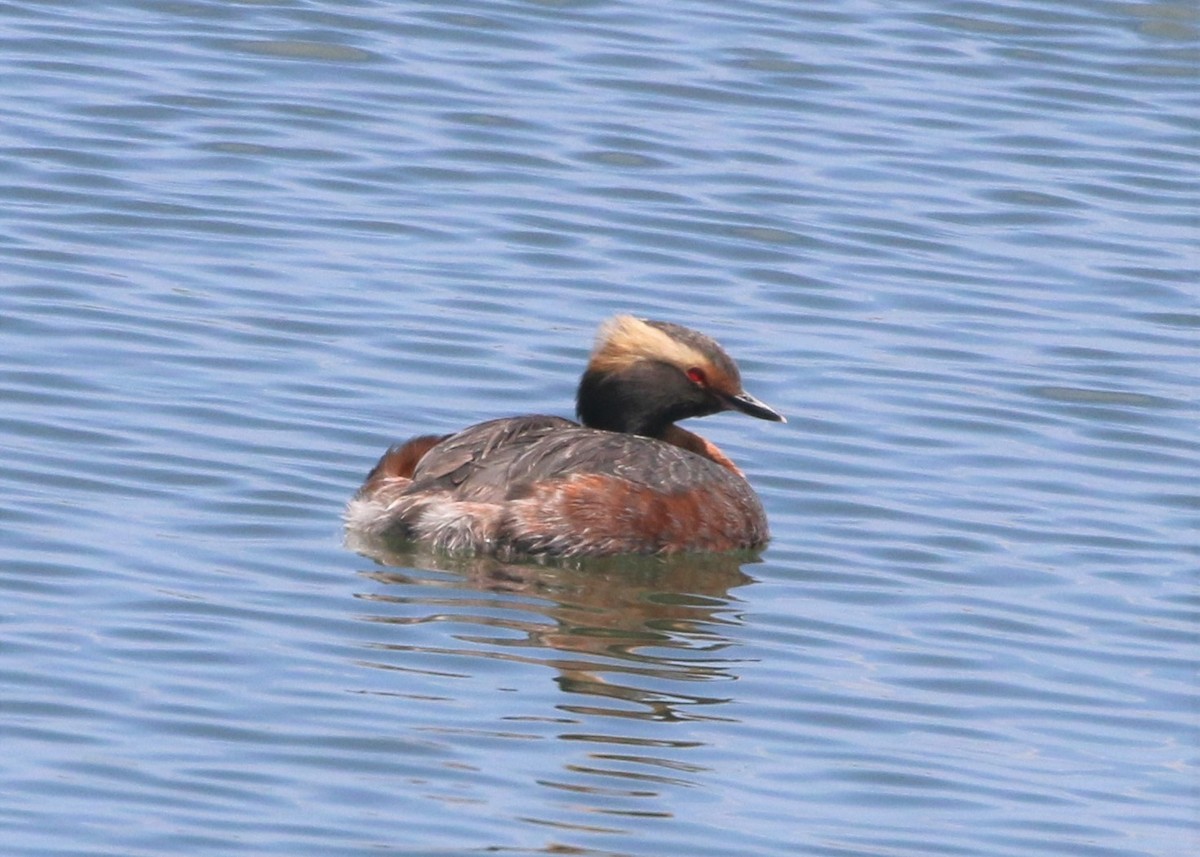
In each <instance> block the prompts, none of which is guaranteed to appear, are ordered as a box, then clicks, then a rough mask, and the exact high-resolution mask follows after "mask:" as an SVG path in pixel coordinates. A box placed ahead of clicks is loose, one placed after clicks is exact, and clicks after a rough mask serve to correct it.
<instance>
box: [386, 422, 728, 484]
mask: <svg viewBox="0 0 1200 857" xmlns="http://www.w3.org/2000/svg"><path fill="white" fill-rule="evenodd" d="M574 474H598V475H606V476H615V477H617V478H619V479H624V480H626V481H628V482H630V483H632V484H635V485H642V486H645V487H647V488H650V489H652V490H654V491H656V492H660V493H663V494H672V493H676V492H680V491H688V490H691V489H694V488H697V487H702V486H706V485H708V486H714V487H715V486H716V485H722V484H723V485H733V484H736V486H737V487H736V488H735V489H734V490H737V491H739V492H740V490H741V488H742V487H743V486H744V484H745V483H744V480H742V479H740V478H738V477H737V476H735V475H734V474H732V473H730V472H729V471H728V470H726V469H725V468H723V467H721V466H720V465H718V464H716V463H715V462H713V461H710V460H709V459H707V458H704V457H702V456H699V455H696V454H694V453H691V452H688V451H687V450H684V449H680V448H679V447H677V446H673V445H671V444H669V443H665V442H663V441H659V440H653V439H650V438H645V437H639V436H637V435H630V434H620V433H617V432H608V431H600V430H597V429H589V428H584V427H582V426H580V425H578V424H577V423H573V422H571V421H569V420H565V419H562V418H561V417H550V416H528V417H510V418H505V419H499V420H491V421H489V422H485V423H480V424H479V425H476V426H471V427H470V428H468V429H464V430H463V431H461V432H459V433H458V434H456V435H451V436H450V437H449V438H447V439H446V440H444V441H442V442H441V443H439V444H438V445H437V446H435V447H434V448H433V449H431V450H430V451H429V452H428V453H426V454H425V457H424V458H422V459H421V462H420V464H419V465H418V466H417V469H416V471H415V472H414V473H413V481H412V484H411V485H410V486H409V487H408V489H407V490H406V491H405V493H407V494H413V493H419V492H425V491H449V492H451V493H452V494H453V495H454V496H455V497H458V498H459V499H463V500H475V501H483V502H503V501H505V500H512V499H518V498H520V497H523V496H526V495H527V494H528V493H529V492H530V491H531V490H532V489H533V488H534V487H535V486H536V485H538V484H540V483H543V482H546V481H553V480H557V479H563V478H566V477H568V476H571V475H574Z"/></svg>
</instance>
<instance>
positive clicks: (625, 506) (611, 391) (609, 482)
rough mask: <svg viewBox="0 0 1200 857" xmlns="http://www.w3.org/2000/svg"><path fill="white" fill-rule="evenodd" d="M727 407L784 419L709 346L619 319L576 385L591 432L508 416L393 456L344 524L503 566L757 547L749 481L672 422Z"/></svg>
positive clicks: (762, 530) (763, 535)
mask: <svg viewBox="0 0 1200 857" xmlns="http://www.w3.org/2000/svg"><path fill="white" fill-rule="evenodd" d="M720 410H742V411H743V412H745V413H748V414H750V415H752V416H757V417H760V418H762V419H770V420H775V421H782V419H783V418H782V417H781V416H779V415H778V414H777V413H775V412H774V411H773V410H771V409H770V408H768V407H767V406H766V405H763V404H762V403H761V402H759V401H758V400H756V399H754V398H753V397H751V396H749V395H748V394H746V393H745V392H744V391H743V390H742V389H741V382H740V377H739V375H738V371H737V367H736V366H735V365H734V364H733V361H732V360H730V359H729V357H728V356H727V355H726V354H725V353H724V351H722V350H721V349H720V347H719V346H718V345H717V344H716V343H715V342H713V341H712V340H711V339H709V338H708V337H705V336H704V335H703V334H699V333H696V332H695V331H692V330H689V329H687V328H683V327H680V326H678V325H672V324H668V323H666V322H648V321H643V320H640V319H634V318H632V317H629V316H618V317H617V318H616V319H613V320H612V321H610V322H608V323H607V324H606V325H605V326H604V327H602V328H601V332H600V336H599V338H598V341H597V347H596V350H595V351H594V352H593V355H592V359H591V360H590V361H589V364H588V368H587V370H586V371H585V373H584V376H583V378H582V380H581V381H580V387H579V394H578V396H577V411H578V413H579V415H580V417H581V419H582V422H583V424H580V423H575V422H572V421H570V420H567V419H563V418H562V417H555V416H542V415H533V416H521V417H508V418H502V419H496V420H490V421H488V422H484V423H480V424H478V425H474V426H471V427H469V428H467V429H464V430H463V431H460V432H458V433H457V434H452V435H447V436H443V437H438V436H424V437H418V438H414V439H413V440H410V441H408V442H407V443H404V444H401V445H398V446H395V447H392V448H391V449H390V450H388V451H387V452H386V453H385V454H384V456H383V457H382V458H381V459H380V460H379V462H378V464H376V466H375V468H374V469H373V470H372V471H371V473H370V474H369V475H368V476H367V479H366V481H365V482H364V484H363V486H362V488H361V489H360V490H359V492H358V493H357V494H356V495H355V498H354V499H353V500H352V501H351V502H350V505H349V506H348V507H347V512H346V526H347V529H348V530H349V531H351V532H354V533H356V534H358V535H361V536H367V537H371V538H382V539H389V538H396V537H400V538H406V539H414V540H417V541H420V542H423V543H426V544H428V545H430V546H432V547H434V548H436V549H441V550H446V551H451V552H467V553H476V554H495V555H498V556H501V557H503V558H515V557H521V556H584V555H588V556H600V555H611V554H622V553H675V552H680V551H729V550H737V549H746V548H757V547H761V546H762V545H764V544H765V543H766V540H767V538H768V530H767V521H766V515H765V514H764V512H763V509H762V505H761V504H760V502H759V500H758V497H757V496H756V495H755V493H754V490H753V489H752V488H751V487H750V484H749V483H748V482H747V481H746V479H745V477H744V476H743V475H742V473H741V471H740V470H738V468H737V467H736V466H735V465H734V464H733V462H731V461H730V460H729V459H728V458H727V457H726V456H725V455H724V454H723V453H721V451H720V450H719V449H717V448H716V446H714V445H713V444H711V443H710V442H708V441H706V440H704V439H703V438H701V437H700V436H699V435H696V434H693V433H692V432H689V431H686V430H684V429H681V428H679V427H678V426H676V425H675V424H674V423H675V421H676V420H677V419H682V418H684V417H687V416H701V415H704V414H708V413H715V412H717V411H720Z"/></svg>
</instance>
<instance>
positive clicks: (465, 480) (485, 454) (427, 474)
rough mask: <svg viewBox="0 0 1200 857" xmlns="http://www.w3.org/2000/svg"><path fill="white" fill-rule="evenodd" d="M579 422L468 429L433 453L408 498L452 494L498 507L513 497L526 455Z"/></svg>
mask: <svg viewBox="0 0 1200 857" xmlns="http://www.w3.org/2000/svg"><path fill="white" fill-rule="evenodd" d="M572 428H576V429H577V428H579V425H578V424H577V423H573V422H571V421H570V420H565V419H563V418H562V417H550V416H542V415H536V416H528V417H506V418H503V419H498V420H489V421H488V422H485V423H479V424H478V425H474V426H471V427H470V428H466V429H463V430H462V431H460V432H459V433H458V434H455V435H451V436H450V437H448V438H446V439H445V440H444V441H442V442H441V443H439V444H438V445H437V446H435V447H434V448H433V449H431V450H429V452H427V453H426V454H425V456H424V458H422V459H421V462H420V464H419V465H417V468H416V470H415V471H414V472H413V481H412V484H411V485H409V487H408V490H407V491H406V492H405V493H408V494H414V493H419V492H424V491H450V492H452V493H454V494H455V495H456V496H458V497H460V498H461V499H470V500H480V501H488V502H498V501H500V500H503V499H505V497H506V495H507V493H508V481H507V480H508V471H509V469H510V468H511V465H512V462H513V460H514V459H515V458H517V457H519V456H520V455H521V453H523V452H525V451H526V450H528V449H530V448H531V447H534V446H536V445H537V444H538V443H539V442H541V441H543V440H544V439H545V438H546V437H548V436H551V435H553V434H555V433H556V432H561V431H564V430H567V429H572Z"/></svg>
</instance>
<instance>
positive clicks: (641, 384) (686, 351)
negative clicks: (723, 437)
mask: <svg viewBox="0 0 1200 857" xmlns="http://www.w3.org/2000/svg"><path fill="white" fill-rule="evenodd" d="M729 410H736V411H741V412H742V413H744V414H748V415H750V416H752V417H758V418H759V419H764V420H772V421H775V422H783V421H784V419H783V417H782V416H780V415H779V414H778V413H776V412H775V411H774V410H772V409H771V408H769V407H767V406H766V405H764V404H763V403H762V402H760V401H758V400H757V399H755V398H754V397H753V396H751V395H750V394H749V393H747V392H746V391H745V390H743V389H742V379H741V374H740V373H739V372H738V368H737V364H735V363H734V362H733V360H732V359H731V358H730V357H729V355H728V354H726V353H725V351H724V350H723V349H722V348H721V346H720V345H718V344H717V343H716V342H715V341H714V340H713V339H711V338H709V337H707V336H705V335H704V334H702V333H698V332H697V331H694V330H691V329H689V328H686V327H682V326H680V325H678V324H671V323H670V322H665V321H645V320H642V319H637V318H633V317H631V316H617V317H616V318H614V319H611V320H610V321H608V322H606V323H605V324H604V325H603V326H602V327H601V328H600V334H599V336H598V337H597V340H596V349H595V350H594V351H593V352H592V358H591V360H590V361H589V362H588V366H587V370H586V371H585V372H584V373H583V378H582V379H580V382H579V391H578V393H577V395H576V413H577V414H578V415H579V419H580V421H581V422H582V423H583V424H584V425H586V426H590V427H591V428H599V429H606V430H608V431H619V432H627V433H630V434H639V435H644V436H646V437H661V436H662V434H663V432H664V431H666V430H667V428H668V427H669V426H671V425H672V424H673V423H675V422H677V421H679V420H683V419H687V418H688V417H703V416H708V415H709V414H715V413H718V412H719V411H729Z"/></svg>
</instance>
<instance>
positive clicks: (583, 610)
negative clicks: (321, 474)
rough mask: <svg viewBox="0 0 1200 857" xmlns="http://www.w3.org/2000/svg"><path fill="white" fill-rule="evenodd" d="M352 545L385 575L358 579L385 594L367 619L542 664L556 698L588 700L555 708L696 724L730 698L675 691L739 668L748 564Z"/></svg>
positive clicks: (716, 557) (477, 652)
mask: <svg viewBox="0 0 1200 857" xmlns="http://www.w3.org/2000/svg"><path fill="white" fill-rule="evenodd" d="M351 546H352V547H355V548H356V549H358V550H359V551H360V552H362V553H365V554H367V555H368V556H370V557H371V558H372V559H374V560H376V561H377V562H379V563H380V564H381V565H382V566H384V568H381V569H379V570H376V571H372V572H366V573H364V576H365V577H367V578H369V579H370V580H372V581H374V582H375V583H378V584H382V585H383V586H382V588H374V589H372V590H371V591H369V592H365V593H362V594H360V595H359V596H358V597H360V598H362V599H364V600H366V601H370V602H372V604H373V608H374V609H375V610H376V611H378V612H376V613H375V614H373V615H371V616H369V617H368V618H369V619H370V620H371V621H375V622H380V623H384V624H398V625H414V624H421V623H426V622H432V621H445V620H447V619H451V620H452V621H453V622H454V623H455V624H456V625H460V626H461V625H464V624H465V625H468V626H473V627H474V628H476V629H478V630H477V631H473V632H468V633H456V634H455V635H454V640H455V641H456V644H455V646H453V647H451V648H441V647H439V650H440V651H441V652H444V653H446V654H453V655H458V656H461V655H474V656H483V657H488V658H499V659H502V660H516V661H520V662H526V663H539V664H542V665H544V666H546V667H549V668H551V669H552V670H554V672H555V680H556V681H557V683H558V685H559V687H560V689H561V690H562V691H563V692H565V693H568V694H578V695H582V696H591V697H593V698H594V699H593V700H592V701H591V702H586V701H584V700H575V701H569V702H565V703H562V704H560V705H558V706H557V707H558V709H559V710H560V711H570V712H574V713H577V714H581V715H595V714H600V715H606V716H609V717H623V718H646V719H653V720H679V719H695V718H697V717H699V716H702V715H700V713H699V711H698V710H696V707H697V706H706V707H707V706H713V705H719V704H721V703H723V702H727V701H728V698H727V697H723V696H716V695H711V694H700V693H690V692H685V691H683V690H681V689H680V683H685V682H705V683H708V682H712V681H729V680H732V679H733V678H734V675H733V670H734V669H735V668H736V665H737V663H738V660H737V659H736V658H734V657H731V656H730V655H728V654H727V653H726V650H727V649H729V647H730V646H731V641H730V639H729V638H728V637H727V636H726V630H727V629H729V628H731V627H735V626H736V625H737V624H738V621H739V620H738V616H737V605H738V603H739V602H738V600H737V599H736V598H735V597H734V596H732V595H731V594H730V592H731V590H733V589H736V588H737V587H740V586H745V585H747V584H749V583H751V582H753V578H751V577H750V576H749V575H747V574H746V573H745V572H743V571H742V565H744V564H746V563H749V562H756V561H757V559H756V558H755V557H754V556H753V555H750V554H740V555H736V554H698V555H681V556H674V557H668V558H663V557H613V558H605V559H586V560H575V561H573V562H571V563H565V562H559V563H557V564H540V565H539V564H511V563H505V562H502V561H500V560H497V559H495V558H492V557H470V558H463V557H449V556H446V555H444V554H436V553H429V552H423V551H421V550H420V549H418V548H416V547H412V548H411V549H404V548H399V549H397V548H394V547H393V548H383V547H380V546H379V545H378V544H369V545H351ZM448 611H449V612H448ZM459 643H461V644H465V645H466V647H465V648H460V647H459V646H458V645H457V644H459ZM379 648H382V649H385V650H386V649H391V650H393V651H396V650H411V648H412V644H411V641H409V640H404V641H400V640H395V639H392V640H389V641H387V642H382V641H381V643H380V645H379ZM418 648H420V649H421V651H423V652H425V653H426V654H429V653H431V650H430V649H429V648H427V647H419V646H418ZM379 666H386V665H384V664H380V665H379ZM602 700H603V701H602ZM703 716H704V717H705V719H708V718H710V717H712V716H713V715H712V714H707V715H703Z"/></svg>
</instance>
